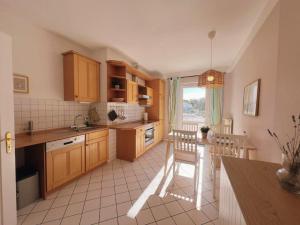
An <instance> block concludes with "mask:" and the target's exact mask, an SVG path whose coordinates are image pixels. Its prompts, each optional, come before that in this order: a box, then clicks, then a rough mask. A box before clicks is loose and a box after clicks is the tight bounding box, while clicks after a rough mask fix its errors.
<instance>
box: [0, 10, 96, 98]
mask: <svg viewBox="0 0 300 225" xmlns="http://www.w3.org/2000/svg"><path fill="white" fill-rule="evenodd" d="M0 31H4V32H6V33H8V34H9V35H11V36H12V39H13V72H14V73H19V74H24V75H28V76H29V84H30V93H29V95H26V97H38V98H47V99H57V100H62V99H63V58H62V55H61V53H63V52H65V51H68V50H75V51H78V52H80V53H82V54H85V55H90V54H91V52H90V51H89V49H87V48H84V47H82V46H80V45H79V44H76V43H73V42H71V41H69V40H66V39H64V38H62V37H60V36H57V35H55V34H53V33H50V32H48V31H45V30H43V29H41V28H39V27H37V26H34V25H32V24H31V23H29V22H27V21H26V20H24V19H21V18H18V17H15V16H12V15H10V14H9V13H7V12H4V11H1V9H0ZM19 95H20V94H19ZM22 96H25V95H22Z"/></svg>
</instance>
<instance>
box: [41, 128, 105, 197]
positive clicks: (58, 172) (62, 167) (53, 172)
mask: <svg viewBox="0 0 300 225" xmlns="http://www.w3.org/2000/svg"><path fill="white" fill-rule="evenodd" d="M85 139H86V142H85V143H82V144H78V145H72V146H68V147H65V148H62V149H57V150H54V151H50V152H47V153H46V176H47V177H46V180H47V182H46V183H47V185H46V186H47V188H46V192H49V191H52V190H54V189H55V188H57V187H59V186H62V185H63V184H65V183H67V182H68V181H71V180H73V179H74V178H76V177H79V176H81V175H82V174H84V173H85V172H87V171H89V170H92V169H94V168H96V167H97V166H100V165H102V164H103V163H105V162H107V160H108V129H105V130H100V131H95V132H91V133H88V134H86V138H85Z"/></svg>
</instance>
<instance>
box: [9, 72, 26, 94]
mask: <svg viewBox="0 0 300 225" xmlns="http://www.w3.org/2000/svg"><path fill="white" fill-rule="evenodd" d="M13 79H14V82H13V84H14V92H15V93H22V94H28V93H29V77H28V76H26V75H21V74H14V76H13Z"/></svg>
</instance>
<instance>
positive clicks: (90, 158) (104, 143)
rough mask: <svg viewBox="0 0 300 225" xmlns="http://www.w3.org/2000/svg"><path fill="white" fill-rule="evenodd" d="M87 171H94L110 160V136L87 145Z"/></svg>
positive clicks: (89, 142)
mask: <svg viewBox="0 0 300 225" xmlns="http://www.w3.org/2000/svg"><path fill="white" fill-rule="evenodd" d="M85 152H86V171H89V170H92V169H94V168H95V167H97V166H100V165H101V164H103V163H105V162H106V161H107V160H108V136H104V137H101V138H97V139H94V140H91V141H88V142H87V143H86V148H85Z"/></svg>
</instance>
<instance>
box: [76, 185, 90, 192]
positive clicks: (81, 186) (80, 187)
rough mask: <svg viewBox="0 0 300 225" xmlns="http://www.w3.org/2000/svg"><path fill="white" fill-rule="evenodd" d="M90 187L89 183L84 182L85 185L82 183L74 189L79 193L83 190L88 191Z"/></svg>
mask: <svg viewBox="0 0 300 225" xmlns="http://www.w3.org/2000/svg"><path fill="white" fill-rule="evenodd" d="M88 187H89V185H88V184H83V185H80V186H77V187H76V188H75V189H74V192H73V193H74V194H77V193H82V192H86V191H87V190H88Z"/></svg>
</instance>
